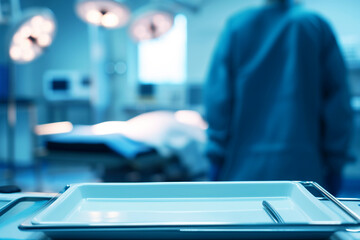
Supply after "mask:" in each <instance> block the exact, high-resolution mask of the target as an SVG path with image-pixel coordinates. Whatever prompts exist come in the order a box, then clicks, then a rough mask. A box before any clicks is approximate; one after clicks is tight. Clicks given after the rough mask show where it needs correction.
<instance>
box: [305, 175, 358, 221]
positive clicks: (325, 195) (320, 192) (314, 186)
mask: <svg viewBox="0 0 360 240" xmlns="http://www.w3.org/2000/svg"><path fill="white" fill-rule="evenodd" d="M300 184H301V185H303V186H304V187H305V188H306V190H308V191H309V192H310V193H311V194H312V195H314V196H315V197H316V198H318V199H320V200H324V199H327V200H330V201H331V202H332V203H334V204H335V205H336V206H337V207H338V208H340V209H341V210H342V211H343V212H345V213H346V214H347V215H348V216H349V217H351V218H352V219H353V220H355V221H356V222H357V223H360V217H359V216H358V215H357V214H356V213H354V212H353V211H352V210H351V209H350V208H348V207H347V206H345V205H344V204H343V203H341V202H340V201H339V200H338V199H336V198H335V197H334V196H333V195H331V194H330V193H329V192H328V191H326V190H325V189H324V188H323V187H321V186H320V185H319V184H318V183H316V182H311V181H305V182H300ZM314 190H315V192H314Z"/></svg>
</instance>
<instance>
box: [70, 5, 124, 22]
mask: <svg viewBox="0 0 360 240" xmlns="http://www.w3.org/2000/svg"><path fill="white" fill-rule="evenodd" d="M76 13H77V15H78V16H79V17H80V18H81V19H82V20H83V21H84V22H86V23H89V24H93V25H97V26H102V27H105V28H119V27H123V26H124V25H126V24H127V22H128V20H129V18H130V11H129V9H128V8H127V7H126V6H125V5H124V4H122V3H121V2H119V1H114V0H78V1H77V3H76Z"/></svg>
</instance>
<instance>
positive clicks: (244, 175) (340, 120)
mask: <svg viewBox="0 0 360 240" xmlns="http://www.w3.org/2000/svg"><path fill="white" fill-rule="evenodd" d="M204 90H205V117H206V120H207V122H208V124H209V128H208V130H207V136H208V142H207V146H206V156H207V157H208V159H209V160H210V161H211V163H212V164H213V166H214V168H213V169H214V171H213V178H214V179H215V180H230V181H232V180H236V181H247V180H250V181H251V180H302V181H305V180H309V181H310V180H311V181H316V182H318V183H319V184H320V185H322V186H324V187H325V188H327V189H328V190H329V191H330V192H333V193H336V191H337V190H338V186H339V182H340V179H341V178H340V176H341V171H342V168H343V166H344V165H345V163H346V162H347V161H348V160H349V159H351V157H350V156H349V154H348V151H347V150H348V145H349V142H350V133H351V127H352V111H351V108H350V100H349V98H350V96H349V89H348V85H347V70H346V66H345V63H344V60H343V57H342V55H341V52H340V50H339V46H338V44H337V41H336V38H335V36H334V33H333V31H332V29H331V27H330V26H329V24H328V22H327V21H326V20H325V19H324V18H323V17H321V16H319V15H318V14H316V13H314V12H311V11H309V10H306V9H305V7H304V6H302V5H301V4H297V3H292V2H291V1H280V0H279V1H276V0H274V1H268V2H267V4H265V5H264V6H261V7H258V8H252V9H248V10H245V11H242V12H240V13H237V14H235V15H234V16H232V17H231V18H230V19H229V20H228V21H227V24H226V27H225V29H224V30H223V33H222V34H221V36H220V40H219V42H218V45H217V48H216V49H215V52H214V55H213V59H212V62H211V65H210V70H209V74H208V78H207V81H206V84H205V89H204Z"/></svg>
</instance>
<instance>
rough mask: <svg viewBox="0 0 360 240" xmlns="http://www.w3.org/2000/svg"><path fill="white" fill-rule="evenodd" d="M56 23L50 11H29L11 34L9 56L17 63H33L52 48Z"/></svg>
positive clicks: (16, 24)
mask: <svg viewBox="0 0 360 240" xmlns="http://www.w3.org/2000/svg"><path fill="white" fill-rule="evenodd" d="M55 29H56V23H55V19H54V15H53V13H52V12H51V11H50V10H49V9H29V10H27V11H26V12H25V13H24V14H23V15H22V17H21V18H20V20H19V21H18V22H17V23H15V28H14V30H13V32H12V34H11V39H10V47H9V55H10V58H11V60H13V61H14V62H16V63H27V62H31V61H33V60H34V59H36V58H37V57H38V56H40V55H41V54H42V52H43V50H44V49H45V48H46V47H48V46H50V44H51V43H52V41H53V38H54V35H55Z"/></svg>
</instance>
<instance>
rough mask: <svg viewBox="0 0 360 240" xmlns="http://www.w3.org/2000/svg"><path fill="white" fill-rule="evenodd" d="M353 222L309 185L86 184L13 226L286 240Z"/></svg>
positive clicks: (76, 232)
mask: <svg viewBox="0 0 360 240" xmlns="http://www.w3.org/2000/svg"><path fill="white" fill-rule="evenodd" d="M310 188H312V189H313V190H314V189H316V190H317V191H318V192H320V193H321V194H322V196H323V198H325V197H326V199H327V200H328V201H331V202H332V204H335V205H336V208H338V209H337V210H336V211H334V210H333V209H332V208H330V207H329V205H328V204H324V202H322V201H321V200H319V199H318V198H317V197H315V196H314V195H313V194H312V193H311V192H310V191H309V190H308V189H310ZM359 223H360V219H359V217H358V216H357V215H356V214H354V213H353V212H352V211H351V210H349V209H348V208H347V207H346V206H344V205H343V204H341V203H340V202H339V201H337V200H336V199H335V198H334V197H332V196H331V195H330V194H328V193H327V192H326V191H325V190H324V189H322V188H321V187H320V186H319V185H317V184H316V183H312V182H290V181H277V182H188V183H114V184H104V183H94V184H75V185H72V186H71V187H70V188H69V189H68V190H66V191H65V192H64V193H63V194H62V195H61V196H60V197H59V198H58V199H57V200H56V201H54V202H53V203H52V204H51V205H50V206H49V207H47V208H46V209H44V210H43V211H42V212H41V213H40V214H38V215H36V216H35V217H34V218H32V219H31V220H29V221H27V222H25V223H24V224H22V225H21V226H20V228H21V229H22V230H32V231H43V232H44V233H45V234H47V235H48V236H50V237H52V238H72V239H74V238H78V239H79V238H86V239H97V238H102V239H114V238H116V239H129V238H131V239H133V238H137V239H145V238H146V239H158V238H168V239H172V238H176V239H179V238H180V239H194V238H196V239H205V238H206V239H233V238H263V237H266V238H276V239H279V238H287V239H289V238H299V237H311V238H322V237H326V236H329V235H330V234H332V233H333V232H335V231H337V230H343V229H345V228H349V227H356V226H359Z"/></svg>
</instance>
